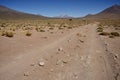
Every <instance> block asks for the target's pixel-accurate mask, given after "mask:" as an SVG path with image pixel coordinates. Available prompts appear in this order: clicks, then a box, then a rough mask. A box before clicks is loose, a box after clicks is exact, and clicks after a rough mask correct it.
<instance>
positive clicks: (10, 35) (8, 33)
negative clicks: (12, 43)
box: [6, 32, 14, 37]
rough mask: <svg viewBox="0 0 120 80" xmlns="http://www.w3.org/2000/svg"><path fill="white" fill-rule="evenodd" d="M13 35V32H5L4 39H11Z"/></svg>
mask: <svg viewBox="0 0 120 80" xmlns="http://www.w3.org/2000/svg"><path fill="white" fill-rule="evenodd" d="M13 36H14V33H13V32H6V37H13Z"/></svg>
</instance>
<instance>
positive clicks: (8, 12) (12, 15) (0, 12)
mask: <svg viewBox="0 0 120 80" xmlns="http://www.w3.org/2000/svg"><path fill="white" fill-rule="evenodd" d="M44 18H46V17H44V16H41V15H35V14H29V13H24V12H19V11H16V10H13V9H10V8H7V7H5V6H2V5H0V19H44Z"/></svg>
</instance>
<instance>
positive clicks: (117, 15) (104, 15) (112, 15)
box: [84, 5, 120, 19]
mask: <svg viewBox="0 0 120 80" xmlns="http://www.w3.org/2000/svg"><path fill="white" fill-rule="evenodd" d="M84 18H86V19H120V5H113V6H111V7H109V8H107V9H105V10H103V11H101V12H100V13H98V14H95V15H87V16H85V17H84Z"/></svg>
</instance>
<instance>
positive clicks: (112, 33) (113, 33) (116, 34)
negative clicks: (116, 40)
mask: <svg viewBox="0 0 120 80" xmlns="http://www.w3.org/2000/svg"><path fill="white" fill-rule="evenodd" d="M111 35H113V36H120V34H119V33H118V32H111Z"/></svg>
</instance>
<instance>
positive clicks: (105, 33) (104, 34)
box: [99, 32, 110, 36]
mask: <svg viewBox="0 0 120 80" xmlns="http://www.w3.org/2000/svg"><path fill="white" fill-rule="evenodd" d="M99 35H103V36H108V35H110V33H108V32H101V33H99Z"/></svg>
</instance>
